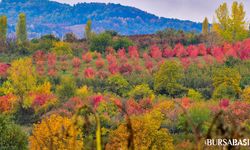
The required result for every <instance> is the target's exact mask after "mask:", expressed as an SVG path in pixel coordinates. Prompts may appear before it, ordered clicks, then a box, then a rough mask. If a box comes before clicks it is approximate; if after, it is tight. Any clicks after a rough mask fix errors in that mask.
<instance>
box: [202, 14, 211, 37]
mask: <svg viewBox="0 0 250 150" xmlns="http://www.w3.org/2000/svg"><path fill="white" fill-rule="evenodd" d="M208 32H209V23H208V19H207V17H205V19H204V21H203V23H202V34H207V33H208Z"/></svg>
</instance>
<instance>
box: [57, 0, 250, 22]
mask: <svg viewBox="0 0 250 150" xmlns="http://www.w3.org/2000/svg"><path fill="white" fill-rule="evenodd" d="M53 1H57V2H61V3H67V4H71V5H73V4H77V3H81V2H102V3H116V4H122V5H126V6H133V7H136V8H139V9H141V10H143V11H147V12H149V13H152V14H155V15H157V16H159V17H166V18H177V19H182V20H191V21H195V22H202V21H203V19H204V17H208V18H209V21H210V22H212V21H213V18H214V12H215V10H216V8H218V6H219V5H220V4H221V3H223V2H229V3H230V6H229V7H231V3H232V2H233V0H212V1H213V2H211V0H202V1H201V0H157V1H155V0H144V1H143V2H142V1H141V0H53ZM238 1H239V2H243V3H244V6H245V7H244V8H245V10H246V18H247V21H249V20H250V7H246V6H250V1H248V0H238ZM208 6H209V7H208Z"/></svg>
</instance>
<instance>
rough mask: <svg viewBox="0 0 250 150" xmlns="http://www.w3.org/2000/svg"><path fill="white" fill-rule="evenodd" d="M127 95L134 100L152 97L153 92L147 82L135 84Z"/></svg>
mask: <svg viewBox="0 0 250 150" xmlns="http://www.w3.org/2000/svg"><path fill="white" fill-rule="evenodd" d="M129 96H130V97H131V98H134V99H136V100H141V99H144V98H150V99H153V98H154V92H153V91H152V90H151V89H150V88H149V86H148V84H141V85H137V86H136V87H135V88H134V89H132V90H131V91H130V92H129Z"/></svg>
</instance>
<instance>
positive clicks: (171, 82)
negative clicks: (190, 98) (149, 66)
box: [154, 61, 184, 97]
mask: <svg viewBox="0 0 250 150" xmlns="http://www.w3.org/2000/svg"><path fill="white" fill-rule="evenodd" d="M183 76H184V72H183V68H182V66H181V65H180V64H179V63H178V62H176V61H166V62H165V63H163V64H162V65H161V67H160V69H159V71H157V72H156V74H155V76H154V89H155V90H156V91H157V92H159V93H164V94H167V95H169V96H173V97H175V96H177V95H179V94H180V93H181V91H183V90H184V87H183V85H182V84H181V83H180V79H182V78H183Z"/></svg>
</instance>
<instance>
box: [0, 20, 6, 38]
mask: <svg viewBox="0 0 250 150" xmlns="http://www.w3.org/2000/svg"><path fill="white" fill-rule="evenodd" d="M6 38H7V17H6V16H0V41H4V42H5V41H6Z"/></svg>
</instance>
